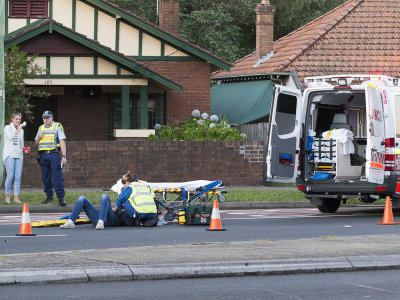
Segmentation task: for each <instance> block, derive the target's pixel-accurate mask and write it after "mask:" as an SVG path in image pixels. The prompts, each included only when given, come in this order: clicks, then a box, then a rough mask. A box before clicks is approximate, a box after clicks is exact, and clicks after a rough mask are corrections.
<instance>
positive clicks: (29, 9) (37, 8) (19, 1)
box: [8, 0, 49, 19]
mask: <svg viewBox="0 0 400 300" xmlns="http://www.w3.org/2000/svg"><path fill="white" fill-rule="evenodd" d="M48 16H49V0H10V2H9V13H8V17H9V18H32V19H40V18H48Z"/></svg>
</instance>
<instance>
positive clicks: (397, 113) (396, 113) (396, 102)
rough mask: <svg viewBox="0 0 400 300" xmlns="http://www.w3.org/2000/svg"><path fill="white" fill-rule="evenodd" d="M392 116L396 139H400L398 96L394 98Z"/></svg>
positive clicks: (399, 100)
mask: <svg viewBox="0 0 400 300" xmlns="http://www.w3.org/2000/svg"><path fill="white" fill-rule="evenodd" d="M394 115H395V116H398V117H397V118H395V120H396V137H397V138H400V95H396V96H395V97H394Z"/></svg>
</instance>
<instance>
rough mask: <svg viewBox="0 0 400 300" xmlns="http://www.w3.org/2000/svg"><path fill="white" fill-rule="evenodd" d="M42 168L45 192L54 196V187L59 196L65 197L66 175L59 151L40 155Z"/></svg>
mask: <svg viewBox="0 0 400 300" xmlns="http://www.w3.org/2000/svg"><path fill="white" fill-rule="evenodd" d="M40 169H41V171H42V181H43V184H44V192H45V193H46V195H47V196H49V197H53V188H54V190H55V191H56V194H57V198H59V199H60V198H64V196H65V191H64V175H63V173H62V169H61V156H60V154H58V153H57V152H53V153H42V155H41V157H40Z"/></svg>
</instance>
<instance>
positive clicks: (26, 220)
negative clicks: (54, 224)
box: [21, 212, 31, 223]
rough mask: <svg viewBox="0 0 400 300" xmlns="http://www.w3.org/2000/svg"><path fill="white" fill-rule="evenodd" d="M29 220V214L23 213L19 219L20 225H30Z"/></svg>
mask: <svg viewBox="0 0 400 300" xmlns="http://www.w3.org/2000/svg"><path fill="white" fill-rule="evenodd" d="M30 222H31V218H30V217H29V213H27V212H23V213H22V217H21V223H30Z"/></svg>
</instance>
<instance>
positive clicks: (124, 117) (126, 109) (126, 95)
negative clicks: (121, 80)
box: [121, 85, 129, 129]
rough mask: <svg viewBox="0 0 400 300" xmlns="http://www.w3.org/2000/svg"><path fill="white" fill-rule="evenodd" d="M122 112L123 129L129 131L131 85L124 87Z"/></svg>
mask: <svg viewBox="0 0 400 300" xmlns="http://www.w3.org/2000/svg"><path fill="white" fill-rule="evenodd" d="M121 110H122V116H121V118H122V129H129V85H123V86H122V95H121Z"/></svg>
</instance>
